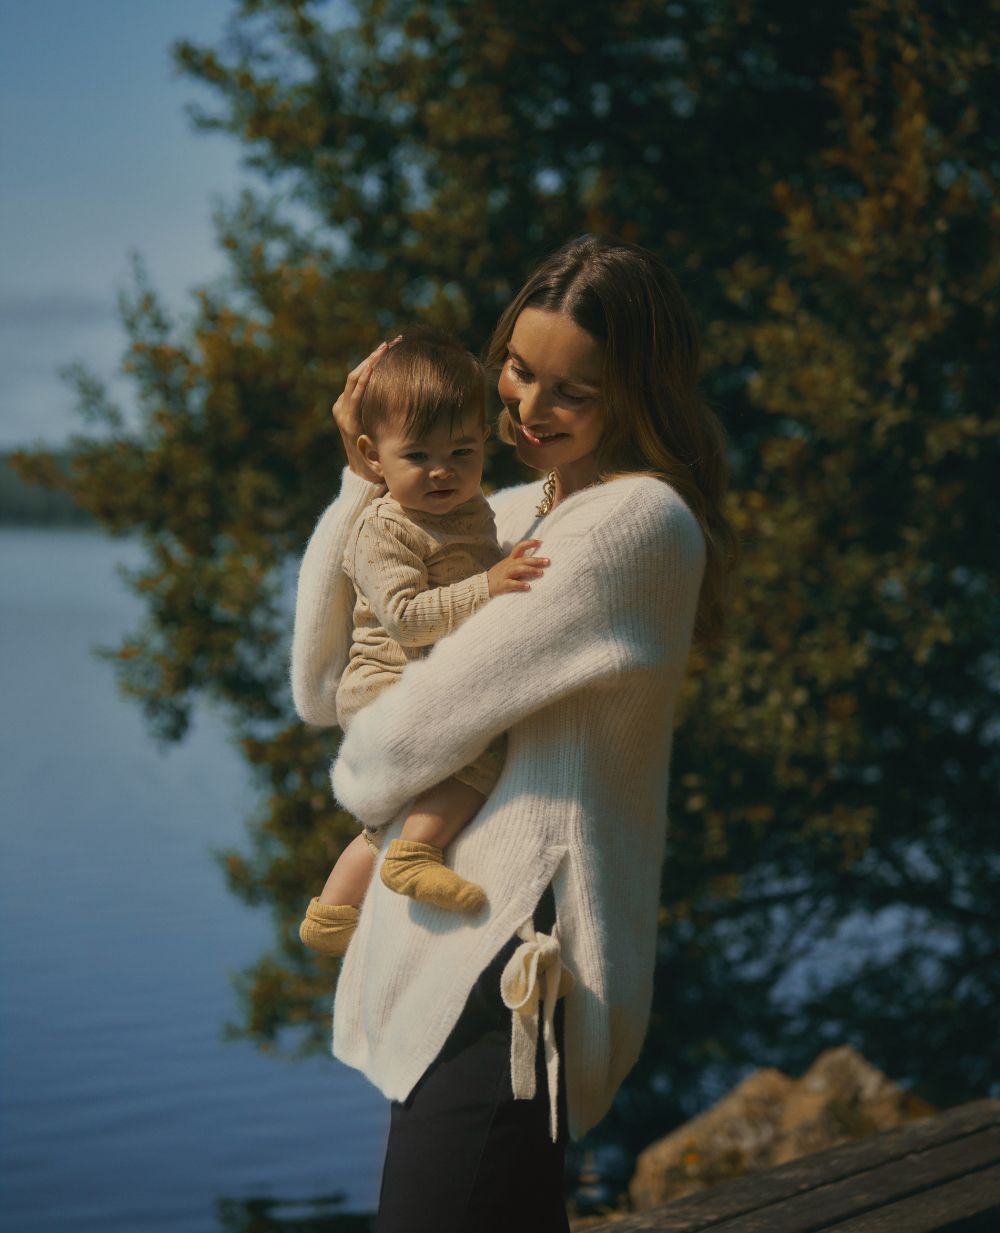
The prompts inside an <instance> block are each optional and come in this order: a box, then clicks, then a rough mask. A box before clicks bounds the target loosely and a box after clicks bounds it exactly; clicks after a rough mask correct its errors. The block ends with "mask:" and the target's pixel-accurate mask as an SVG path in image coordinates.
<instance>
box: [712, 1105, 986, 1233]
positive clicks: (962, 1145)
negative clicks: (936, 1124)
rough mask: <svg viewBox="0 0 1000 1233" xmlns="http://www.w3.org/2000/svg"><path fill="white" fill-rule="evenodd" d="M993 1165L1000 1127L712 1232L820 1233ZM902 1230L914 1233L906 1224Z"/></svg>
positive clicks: (829, 1185)
mask: <svg viewBox="0 0 1000 1233" xmlns="http://www.w3.org/2000/svg"><path fill="white" fill-rule="evenodd" d="M987 1165H998V1166H1000V1129H998V1128H996V1127H991V1128H990V1129H989V1130H983V1131H980V1132H979V1133H978V1134H975V1135H967V1136H965V1137H963V1138H961V1139H957V1140H953V1141H952V1142H950V1143H945V1144H939V1145H936V1146H932V1147H929V1148H926V1149H925V1150H924V1151H923V1152H920V1153H917V1154H913V1155H906V1156H903V1157H902V1158H900V1159H898V1160H893V1161H890V1162H888V1163H887V1164H882V1165H879V1166H878V1167H877V1168H875V1169H865V1170H863V1171H862V1172H860V1173H856V1174H854V1175H852V1176H850V1177H844V1178H840V1179H839V1180H838V1181H836V1182H825V1183H821V1184H820V1185H818V1186H815V1187H813V1188H812V1189H811V1190H808V1191H806V1192H805V1193H804V1194H798V1195H794V1196H792V1197H791V1198H788V1199H784V1200H782V1201H781V1202H779V1203H776V1204H769V1205H768V1206H767V1207H766V1208H763V1209H758V1210H757V1211H755V1212H751V1213H749V1214H742V1215H739V1216H734V1217H733V1218H731V1219H730V1220H724V1221H723V1222H722V1223H721V1224H714V1225H712V1226H711V1233H820V1231H821V1230H826V1229H830V1228H832V1227H834V1226H835V1225H838V1224H840V1223H841V1222H844V1221H846V1222H847V1224H850V1223H851V1218H852V1217H853V1218H857V1217H858V1216H860V1215H861V1214H863V1213H865V1212H870V1211H873V1210H877V1209H878V1208H881V1207H886V1206H887V1205H893V1204H898V1203H899V1202H900V1201H901V1200H903V1199H908V1198H910V1197H911V1196H913V1197H914V1198H923V1197H924V1195H925V1194H927V1193H928V1192H929V1191H931V1190H932V1189H933V1188H934V1187H942V1186H944V1185H945V1184H947V1183H951V1182H953V1181H955V1180H958V1179H961V1178H962V1177H964V1176H966V1175H968V1174H970V1173H973V1172H975V1171H976V1170H977V1169H981V1168H983V1167H984V1166H987ZM930 1227H931V1228H933V1225H931V1226H930ZM900 1230H901V1233H909V1230H907V1229H906V1226H905V1225H901V1226H900Z"/></svg>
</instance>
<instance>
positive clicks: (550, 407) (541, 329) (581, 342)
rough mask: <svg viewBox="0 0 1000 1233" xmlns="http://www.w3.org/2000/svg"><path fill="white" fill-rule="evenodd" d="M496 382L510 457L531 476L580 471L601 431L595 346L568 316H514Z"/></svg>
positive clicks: (537, 312) (530, 311) (531, 311)
mask: <svg viewBox="0 0 1000 1233" xmlns="http://www.w3.org/2000/svg"><path fill="white" fill-rule="evenodd" d="M507 352H508V354H507V359H506V360H505V361H504V365H503V369H502V370H501V373H500V381H499V383H498V385H497V389H498V390H499V393H500V397H501V398H502V399H503V403H504V406H505V407H506V408H507V410H508V411H509V412H510V414H511V418H512V419H513V421H514V426H515V429H516V432H517V452H518V455H519V457H520V458H521V459H522V461H524V462H526V463H527V464H528V466H529V467H534V468H535V470H537V471H553V470H556V469H559V470H563V471H567V472H570V471H580V470H581V469H586V468H587V466H588V464H593V463H594V461H595V453H596V450H597V446H598V444H599V442H600V439H601V433H602V431H603V404H602V399H601V368H602V359H603V356H602V348H601V344H600V343H599V342H598V341H597V339H596V338H594V337H593V335H591V334H588V333H587V331H586V330H583V329H581V328H580V327H579V326H578V325H577V324H576V322H575V321H574V320H573V319H572V317H570V316H569V314H568V313H562V312H548V311H545V310H544V309H540V308H526V309H524V311H523V312H522V313H521V314H520V316H519V317H518V318H517V321H516V322H515V324H514V331H513V333H512V334H511V337H510V342H509V343H508V344H507Z"/></svg>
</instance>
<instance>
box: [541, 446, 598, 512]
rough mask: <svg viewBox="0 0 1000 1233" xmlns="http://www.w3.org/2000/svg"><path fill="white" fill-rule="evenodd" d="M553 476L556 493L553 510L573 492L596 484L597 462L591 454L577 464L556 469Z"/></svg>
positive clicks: (572, 463)
mask: <svg viewBox="0 0 1000 1233" xmlns="http://www.w3.org/2000/svg"><path fill="white" fill-rule="evenodd" d="M555 475H556V492H555V496H554V497H553V500H552V508H553V509H555V507H556V506H557V505H558V504H559V503H560V502H561V501H565V500H566V498H567V497H571V496H572V495H573V493H574V492H579V491H580V490H581V489H582V488H589V487H590V486H591V484H596V483H597V481H598V479H599V475H598V471H597V461H596V459H595V458H594V456H593V455H592V454H591V455H589V456H588V457H586V458H581V459H579V461H577V462H571V463H568V464H566V465H565V466H561V467H556V471H555Z"/></svg>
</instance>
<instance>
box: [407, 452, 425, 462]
mask: <svg viewBox="0 0 1000 1233" xmlns="http://www.w3.org/2000/svg"><path fill="white" fill-rule="evenodd" d="M403 457H404V458H405V459H406V461H407V462H424V461H425V460H426V458H427V455H426V454H421V453H420V452H419V451H414V452H412V453H409V454H404V455H403Z"/></svg>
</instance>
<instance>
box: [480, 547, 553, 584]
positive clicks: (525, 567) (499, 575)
mask: <svg viewBox="0 0 1000 1233" xmlns="http://www.w3.org/2000/svg"><path fill="white" fill-rule="evenodd" d="M541 542H542V541H541V540H540V539H522V540H521V541H520V542H519V543H517V544H515V545H514V547H513V548H512V549H511V553H510V556H509V557H504V559H503V560H502V561H498V562H497V563H496V565H494V566H493V568H492V569H488V570H487V571H486V580H487V582H488V583H489V588H490V598H491V599H492V598H493V596H494V595H507V594H509V593H510V592H511V591H530V590H531V586H530V584H529V583H527V582H523V581H522V579H524V578H541V576H542V571H543V570H544V569H545V567H546V565H548V564H549V558H548V557H528V556H525V555H524V554H525V553H526V552H527V551H528V550H529V549H530V548H537V547H538V546H539V544H541Z"/></svg>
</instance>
